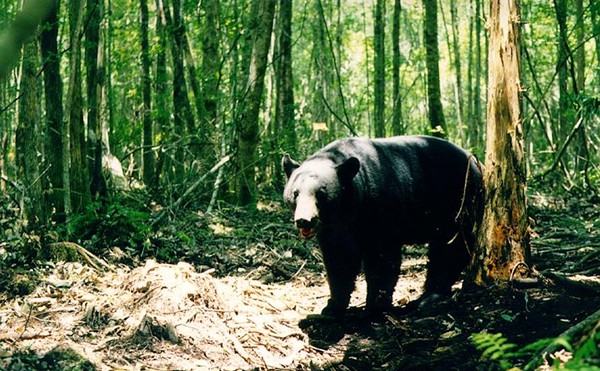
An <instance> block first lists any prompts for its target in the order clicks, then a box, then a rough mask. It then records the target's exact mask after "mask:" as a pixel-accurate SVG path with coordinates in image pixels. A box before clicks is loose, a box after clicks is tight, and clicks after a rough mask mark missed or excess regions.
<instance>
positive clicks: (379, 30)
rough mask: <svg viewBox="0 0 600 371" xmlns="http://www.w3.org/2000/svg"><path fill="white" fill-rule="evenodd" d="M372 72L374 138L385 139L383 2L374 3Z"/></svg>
mask: <svg viewBox="0 0 600 371" xmlns="http://www.w3.org/2000/svg"><path fill="white" fill-rule="evenodd" d="M373 44H374V48H373V49H374V52H375V57H374V62H373V63H374V71H375V76H374V80H375V86H374V91H373V93H374V94H373V97H374V102H373V106H374V108H375V110H374V116H373V120H374V127H375V136H376V137H378V138H383V137H385V1H384V0H377V1H376V2H375V30H374V36H373Z"/></svg>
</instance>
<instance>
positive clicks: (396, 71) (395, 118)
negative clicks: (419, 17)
mask: <svg viewBox="0 0 600 371" xmlns="http://www.w3.org/2000/svg"><path fill="white" fill-rule="evenodd" d="M401 11H402V5H401V3H400V0H394V21H393V29H392V80H393V87H392V99H393V100H394V104H393V107H394V112H393V113H392V134H393V135H402V134H404V131H405V130H404V127H403V124H402V100H401V96H400V66H401V63H402V60H401V57H402V56H401V55H400V14H401Z"/></svg>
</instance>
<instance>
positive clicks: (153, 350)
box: [0, 260, 340, 370]
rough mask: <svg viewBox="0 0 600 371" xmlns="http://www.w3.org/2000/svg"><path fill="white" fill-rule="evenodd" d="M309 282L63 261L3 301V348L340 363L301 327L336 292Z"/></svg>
mask: <svg viewBox="0 0 600 371" xmlns="http://www.w3.org/2000/svg"><path fill="white" fill-rule="evenodd" d="M56 282H60V285H56ZM300 282H301V281H295V282H294V283H291V282H289V283H286V284H270V285H266V284H263V283H261V282H258V281H254V280H250V279H247V278H243V277H226V278H215V277H213V276H211V274H210V273H197V272H196V271H195V270H194V268H193V267H192V266H191V265H190V264H187V263H183V262H182V263H179V264H177V265H169V264H159V263H156V262H155V261H152V260H149V261H147V262H146V264H145V265H144V266H141V267H138V268H136V269H133V270H129V269H127V268H120V269H115V270H114V271H113V272H103V271H98V270H95V269H92V268H89V267H87V266H85V265H82V264H80V263H59V264H57V265H56V266H55V268H54V269H53V270H52V271H51V272H50V274H49V275H48V277H47V278H46V279H45V280H44V281H43V282H42V283H41V284H40V285H39V286H38V287H37V289H36V290H35V291H34V293H32V294H31V295H29V296H27V297H22V298H17V299H14V300H13V301H12V302H6V303H4V304H3V305H2V307H0V318H1V320H0V333H2V334H3V335H2V337H0V349H3V350H5V351H10V350H11V349H15V350H16V349H17V348H22V347H29V348H31V349H33V350H35V351H36V352H38V353H39V354H44V353H47V352H49V351H51V350H52V349H53V348H55V347H56V346H57V345H58V344H62V345H64V346H69V347H71V348H72V349H79V350H82V349H83V350H82V351H81V353H82V354H84V355H85V357H87V359H89V360H90V361H91V362H92V363H93V364H94V365H95V366H96V368H97V369H106V370H108V369H113V368H120V369H139V368H140V367H141V366H144V367H150V368H157V369H183V370H186V369H197V368H209V369H251V368H254V367H264V368H268V369H271V368H301V369H302V368H308V367H309V366H308V364H309V362H312V363H313V364H319V363H325V362H332V361H334V360H336V358H334V357H335V352H325V351H323V350H319V349H315V348H314V347H312V346H310V345H309V342H308V338H307V336H306V335H305V334H304V333H303V332H302V331H300V329H299V328H298V326H297V324H298V322H299V320H300V319H301V318H303V317H304V316H306V315H307V314H309V313H311V312H313V311H314V310H315V306H322V305H324V300H326V295H325V293H323V294H322V295H317V296H315V295H314V293H315V291H318V290H319V289H316V290H315V288H307V287H301V286H300V287H299V286H298V285H299V284H300ZM292 286H294V287H292ZM298 290H300V291H302V290H305V294H304V295H298V294H297V293H298ZM309 292H310V293H311V294H309ZM311 297H312V299H311ZM84 350H85V351H84ZM338 356H340V355H339V354H338ZM338 360H339V358H338Z"/></svg>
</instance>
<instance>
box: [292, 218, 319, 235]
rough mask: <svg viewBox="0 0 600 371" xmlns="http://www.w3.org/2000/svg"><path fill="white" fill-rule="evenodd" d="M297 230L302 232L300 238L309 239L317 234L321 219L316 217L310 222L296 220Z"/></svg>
mask: <svg viewBox="0 0 600 371" xmlns="http://www.w3.org/2000/svg"><path fill="white" fill-rule="evenodd" d="M294 224H296V228H298V231H299V232H300V237H302V238H305V239H309V238H312V237H313V236H314V235H315V234H317V224H319V218H318V217H314V218H312V219H310V220H307V219H296V220H294Z"/></svg>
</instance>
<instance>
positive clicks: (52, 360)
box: [0, 347, 96, 371]
mask: <svg viewBox="0 0 600 371" xmlns="http://www.w3.org/2000/svg"><path fill="white" fill-rule="evenodd" d="M0 369H2V370H7V371H9V370H10V371H26V370H74V371H92V370H95V369H96V367H95V366H94V365H93V364H92V363H91V362H90V361H88V360H86V359H85V358H83V357H81V356H80V355H79V354H78V353H77V352H75V351H74V350H72V349H70V348H66V347H58V348H55V349H52V350H51V351H49V352H48V353H46V354H45V355H44V356H39V355H37V354H36V353H35V352H33V351H30V350H22V351H19V352H16V353H13V354H12V355H11V356H10V357H9V358H7V359H5V360H3V361H2V363H0Z"/></svg>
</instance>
